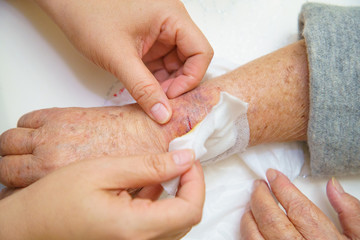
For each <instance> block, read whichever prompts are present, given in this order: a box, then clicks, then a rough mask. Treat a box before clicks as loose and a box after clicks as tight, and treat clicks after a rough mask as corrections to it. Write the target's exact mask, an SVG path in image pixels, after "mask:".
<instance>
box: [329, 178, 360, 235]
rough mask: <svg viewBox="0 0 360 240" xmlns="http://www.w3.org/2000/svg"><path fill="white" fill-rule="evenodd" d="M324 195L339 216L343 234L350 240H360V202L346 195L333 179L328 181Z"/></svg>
mask: <svg viewBox="0 0 360 240" xmlns="http://www.w3.org/2000/svg"><path fill="white" fill-rule="evenodd" d="M326 193H327V195H328V198H329V200H330V203H331V205H332V206H333V207H334V209H335V211H336V212H337V214H338V215H339V220H340V223H341V226H342V228H343V230H344V234H345V235H346V236H347V237H349V238H350V239H360V201H359V200H358V199H356V198H354V197H353V196H351V195H350V194H348V193H346V192H345V191H344V189H343V188H342V186H341V185H340V183H339V182H338V181H337V180H336V179H335V178H332V179H331V180H329V181H328V183H327V186H326Z"/></svg>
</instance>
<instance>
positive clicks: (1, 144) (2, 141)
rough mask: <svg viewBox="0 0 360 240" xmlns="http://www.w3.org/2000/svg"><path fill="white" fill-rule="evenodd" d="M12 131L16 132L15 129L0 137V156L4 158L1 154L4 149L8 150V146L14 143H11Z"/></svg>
mask: <svg viewBox="0 0 360 240" xmlns="http://www.w3.org/2000/svg"><path fill="white" fill-rule="evenodd" d="M14 131H16V128H13V129H9V130H7V131H5V132H4V133H2V134H1V135H0V156H4V155H5V153H4V152H3V151H4V149H5V148H6V147H7V148H9V146H8V145H9V144H10V143H12V142H14V141H13V138H14Z"/></svg>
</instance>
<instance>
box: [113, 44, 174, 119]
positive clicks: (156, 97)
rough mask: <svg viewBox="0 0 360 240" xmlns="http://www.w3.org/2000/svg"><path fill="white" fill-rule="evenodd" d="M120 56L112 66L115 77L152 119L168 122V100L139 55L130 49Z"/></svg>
mask: <svg viewBox="0 0 360 240" xmlns="http://www.w3.org/2000/svg"><path fill="white" fill-rule="evenodd" d="M123 56H126V58H125V59H124V57H123ZM120 58H121V59H119V60H118V61H116V66H113V72H114V73H115V75H116V77H117V78H118V79H119V80H120V81H121V82H122V83H123V84H124V86H125V88H126V89H127V90H128V91H129V93H130V94H131V96H132V97H133V98H134V99H135V100H136V101H137V103H138V104H139V105H140V106H141V108H142V109H143V110H144V111H145V112H146V113H147V114H148V115H149V116H150V117H151V118H152V119H153V120H154V121H156V122H158V123H160V124H164V123H166V122H168V121H169V120H170V118H171V115H172V111H171V106H170V103H169V100H168V98H167V96H166V94H165V92H164V91H163V89H162V87H161V86H160V84H159V82H158V81H157V80H156V78H155V77H154V76H153V75H152V73H151V72H150V71H149V69H148V68H147V67H146V66H145V64H144V63H143V61H142V60H141V58H140V57H139V55H138V54H137V53H136V52H133V51H131V50H130V52H129V53H126V54H122V55H121V56H120Z"/></svg>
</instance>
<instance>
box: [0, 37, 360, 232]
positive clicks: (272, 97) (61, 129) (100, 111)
mask: <svg viewBox="0 0 360 240" xmlns="http://www.w3.org/2000/svg"><path fill="white" fill-rule="evenodd" d="M307 64H308V63H307V56H306V48H305V43H304V41H299V42H296V43H294V44H292V45H289V46H287V47H285V48H283V49H280V50H278V51H276V52H274V53H271V54H269V55H266V56H264V57H262V58H259V59H256V60H254V61H252V62H250V63H248V64H246V65H244V66H242V67H239V68H238V69H236V70H234V71H232V72H230V73H228V74H226V75H223V76H220V77H218V78H215V79H212V80H210V81H207V82H205V83H203V84H201V85H200V86H199V87H198V88H196V89H194V90H193V91H191V92H188V93H186V94H184V95H182V96H180V97H178V98H176V99H173V100H171V101H170V103H171V105H172V108H173V117H172V120H171V121H170V122H169V123H167V124H165V125H158V124H156V123H155V122H153V121H152V120H151V119H149V118H147V117H146V115H145V114H144V113H143V112H142V111H141V110H140V108H139V107H138V106H135V105H133V106H127V107H124V108H116V107H112V108H91V109H81V108H70V109H47V110H40V111H36V112H33V113H29V114H27V115H25V116H24V117H22V118H21V119H20V120H19V123H18V125H19V128H17V129H13V130H9V131H8V132H5V133H4V134H3V135H1V138H0V152H1V155H2V156H4V157H3V158H2V160H1V162H0V176H1V181H2V182H4V183H5V184H6V185H8V186H27V185H28V184H30V183H31V182H33V181H35V180H37V179H38V178H40V177H42V176H44V175H46V174H48V173H49V172H51V171H52V170H54V169H56V168H58V167H60V166H64V165H67V164H69V163H71V162H74V161H79V160H83V159H86V158H94V157H102V156H104V155H106V156H112V155H123V156H128V155H131V154H134V153H136V154H140V153H144V154H146V153H148V152H152V153H158V152H163V151H166V150H167V147H168V144H169V142H170V141H171V140H172V139H173V138H175V137H178V136H181V135H183V134H185V133H186V132H188V131H190V130H191V126H195V125H196V123H198V122H200V121H201V120H202V119H203V118H204V117H205V116H206V114H207V113H208V112H209V111H210V110H211V107H212V106H214V105H215V104H216V103H217V102H218V99H219V93H220V92H221V91H226V92H228V93H230V94H232V95H234V96H236V97H238V98H240V99H241V100H243V101H246V102H248V103H249V109H248V114H247V116H248V120H249V127H250V142H249V145H250V146H254V145H257V144H260V143H266V142H285V141H295V140H306V138H307V136H306V130H307V122H308V112H309V94H308V91H309V87H308V68H307ZM130 113H131V114H130ZM118 136H120V137H118ZM125 136H126V137H125ZM64 143H71V144H64ZM59 149H60V150H59ZM292 191H294V189H292V188H290V189H289V194H291V192H292ZM260 192H264V189H263V190H260ZM331 199H332V198H330V201H332V200H331ZM307 204H308V202H306V201H303V202H299V206H300V208H301V207H302V206H303V207H304V208H306V207H307V206H308V205H307ZM340 204H341V203H340ZM338 206H340V205H338ZM341 206H342V205H341ZM270 211H276V209H275V208H271V209H270ZM356 211H357V212H360V204H353V205H351V211H350V210H349V211H347V213H351V212H356ZM341 214H342V215H345V216H348V215H347V214H344V213H341ZM341 214H340V215H341ZM321 220H322V221H325V220H324V219H321ZM290 221H291V220H290ZM255 224H259V222H256V221H255ZM291 224H292V223H291ZM256 226H257V228H256V229H262V228H263V226H261V225H256ZM329 226H330V225H329ZM357 226H359V225H357ZM304 227H308V226H306V225H305V226H304ZM243 229H245V230H244V231H245V232H244V233H243V234H244V235H246V231H252V229H248V228H246V227H245V228H244V227H243ZM288 230H289V229H283V231H285V232H284V234H286V231H288ZM292 230H294V229H292ZM334 231H335V230H334ZM278 234H279V232H278ZM338 235H339V236H341V234H340V233H338ZM249 239H257V238H249ZM265 239H271V238H265Z"/></svg>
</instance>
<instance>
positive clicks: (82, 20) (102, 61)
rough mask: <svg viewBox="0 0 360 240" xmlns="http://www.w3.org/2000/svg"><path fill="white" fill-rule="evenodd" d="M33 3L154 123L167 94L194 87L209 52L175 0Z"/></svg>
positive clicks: (160, 118) (164, 110) (162, 116)
mask: <svg viewBox="0 0 360 240" xmlns="http://www.w3.org/2000/svg"><path fill="white" fill-rule="evenodd" d="M36 2H37V3H38V4H39V5H40V6H41V7H42V8H43V9H44V10H45V11H46V12H47V13H48V14H49V15H50V16H51V17H52V18H53V19H54V21H55V22H56V23H57V24H58V25H59V26H60V28H61V29H62V30H63V31H64V32H65V34H66V35H67V36H68V38H69V39H70V41H71V42H72V43H73V44H74V45H75V46H76V47H77V48H78V49H79V50H80V51H81V52H82V53H83V54H84V55H85V56H87V57H88V58H89V59H91V60H92V61H93V62H95V63H96V64H98V65H100V66H101V67H103V68H104V69H106V70H107V71H109V72H111V73H113V74H114V75H115V76H116V77H117V78H118V79H119V80H120V81H122V82H123V83H124V85H125V87H126V88H127V89H128V90H129V92H130V93H131V95H132V96H133V97H134V98H135V99H136V100H137V102H138V103H139V105H140V106H141V107H142V108H143V109H144V110H145V112H146V113H147V114H148V115H149V116H150V117H151V118H153V119H154V120H156V121H157V122H158V123H165V122H167V121H168V120H169V119H170V117H171V114H172V110H171V106H170V104H169V101H168V99H167V96H168V97H169V98H174V97H177V96H179V95H180V94H182V93H184V92H186V91H189V90H191V89H193V88H194V87H195V86H197V85H198V84H199V83H200V81H201V79H202V77H203V76H204V74H205V71H206V69H207V67H208V65H209V63H210V61H211V58H212V56H213V50H212V48H211V46H210V44H209V43H208V41H207V40H206V38H205V36H204V35H203V34H202V32H201V31H200V30H199V29H198V28H197V26H196V25H195V24H194V22H193V21H192V20H191V18H190V16H189V15H188V13H187V11H186V9H185V7H184V6H183V4H182V3H181V2H180V1H178V0H170V1H169V0H159V1H148V0H109V1H98V0H77V1H73V0H61V1H59V0H54V1H48V0H36ZM157 80H158V81H159V82H160V83H161V85H162V86H160V84H159V82H158V81H157ZM162 88H163V89H164V91H165V92H166V94H167V96H166V94H165V93H164V91H163V90H162Z"/></svg>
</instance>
